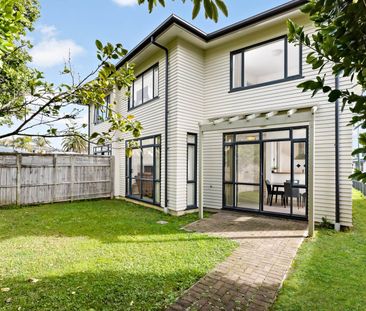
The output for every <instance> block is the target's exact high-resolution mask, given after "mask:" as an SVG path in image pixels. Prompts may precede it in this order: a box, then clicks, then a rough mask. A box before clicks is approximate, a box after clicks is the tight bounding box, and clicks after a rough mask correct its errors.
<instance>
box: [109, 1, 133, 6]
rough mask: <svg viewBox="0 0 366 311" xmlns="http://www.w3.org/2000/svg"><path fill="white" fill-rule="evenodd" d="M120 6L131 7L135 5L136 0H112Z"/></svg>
mask: <svg viewBox="0 0 366 311" xmlns="http://www.w3.org/2000/svg"><path fill="white" fill-rule="evenodd" d="M113 2H115V3H117V4H118V5H120V6H133V5H136V4H137V0H113Z"/></svg>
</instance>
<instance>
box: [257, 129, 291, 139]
mask: <svg viewBox="0 0 366 311" xmlns="http://www.w3.org/2000/svg"><path fill="white" fill-rule="evenodd" d="M286 138H287V139H288V138H290V131H288V130H286V131H273V132H272V131H271V132H263V140H267V139H286Z"/></svg>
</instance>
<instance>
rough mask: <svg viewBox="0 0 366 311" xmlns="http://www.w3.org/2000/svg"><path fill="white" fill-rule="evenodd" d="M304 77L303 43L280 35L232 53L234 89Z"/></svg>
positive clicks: (232, 81) (232, 83) (232, 82)
mask: <svg viewBox="0 0 366 311" xmlns="http://www.w3.org/2000/svg"><path fill="white" fill-rule="evenodd" d="M299 76H301V46H295V45H294V44H292V43H289V42H288V41H287V37H281V38H277V39H273V40H271V41H267V42H264V43H260V44H257V45H255V46H252V47H248V48H244V49H242V50H239V51H235V52H232V53H231V90H238V89H245V88H251V87H255V86H260V85H266V84H270V83H275V82H281V81H286V80H287V79H291V78H296V77H299Z"/></svg>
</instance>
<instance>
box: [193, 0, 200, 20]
mask: <svg viewBox="0 0 366 311" xmlns="http://www.w3.org/2000/svg"><path fill="white" fill-rule="evenodd" d="M200 9H201V1H200V0H197V1H194V5H193V11H192V19H195V18H196V17H197V15H198V13H199V12H200Z"/></svg>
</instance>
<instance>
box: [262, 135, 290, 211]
mask: <svg viewBox="0 0 366 311" xmlns="http://www.w3.org/2000/svg"><path fill="white" fill-rule="evenodd" d="M290 181H291V141H271V142H265V143H263V211H265V212H270V213H281V214H290V213H291V209H290V206H289V205H286V202H285V200H284V194H285V187H286V185H287V183H289V182H290Z"/></svg>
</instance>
